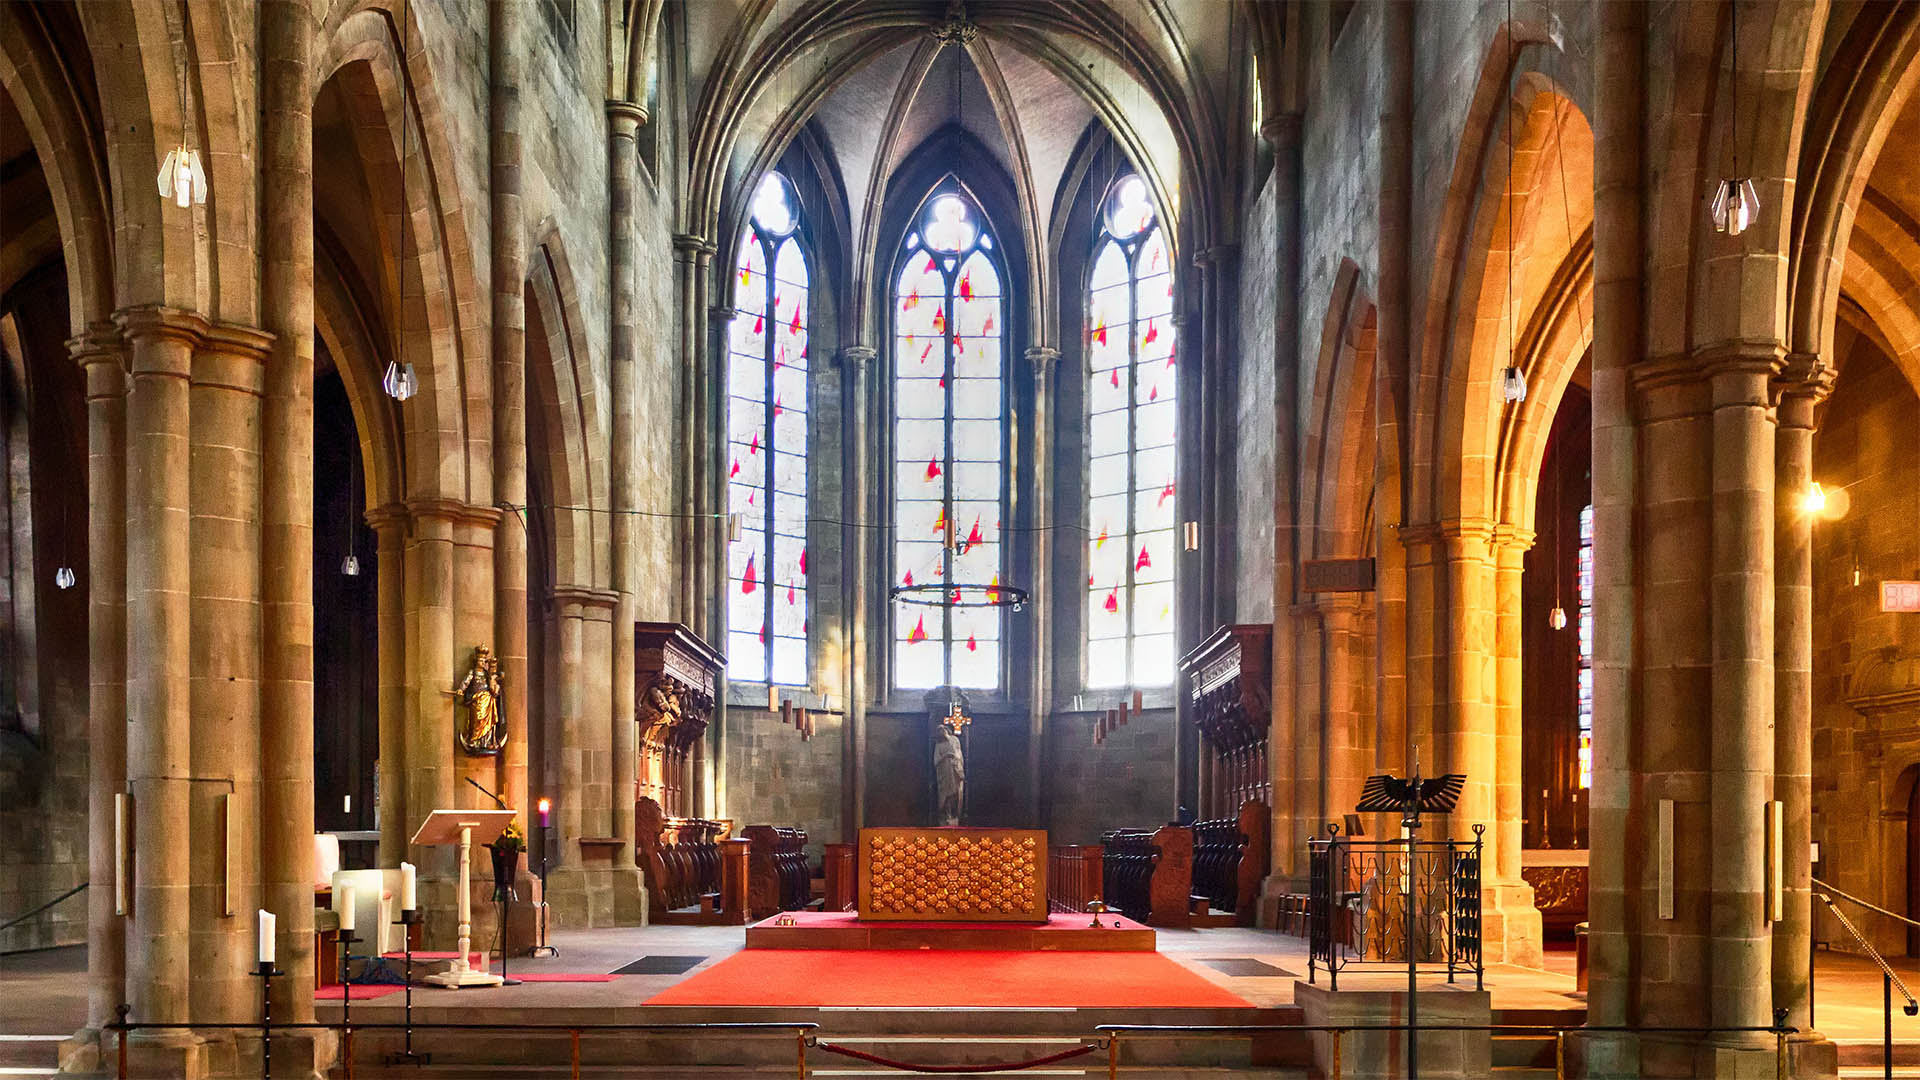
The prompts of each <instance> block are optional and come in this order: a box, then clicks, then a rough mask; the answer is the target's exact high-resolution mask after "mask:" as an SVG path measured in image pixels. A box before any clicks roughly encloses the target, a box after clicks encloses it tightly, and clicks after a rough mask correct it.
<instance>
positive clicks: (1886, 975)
mask: <svg viewBox="0 0 1920 1080" xmlns="http://www.w3.org/2000/svg"><path fill="white" fill-rule="evenodd" d="M1813 884H1814V886H1815V888H1816V889H1820V890H1825V891H1819V892H1815V893H1814V894H1813V895H1815V896H1817V897H1819V898H1820V902H1821V903H1823V904H1825V905H1827V911H1829V912H1830V913H1832V915H1833V917H1834V918H1835V919H1838V920H1839V921H1840V925H1841V926H1842V927H1844V928H1845V929H1846V931H1847V933H1848V934H1850V935H1851V936H1852V937H1853V941H1854V944H1856V945H1858V946H1860V949H1861V951H1863V952H1865V953H1866V954H1867V956H1868V957H1869V958H1870V959H1872V960H1873V962H1874V964H1875V965H1876V966H1877V967H1879V969H1880V1032H1881V1035H1880V1047H1881V1054H1880V1060H1881V1067H1882V1070H1883V1075H1884V1076H1885V1077H1886V1080H1893V991H1894V988H1895V987H1898V988H1899V989H1900V997H1901V998H1902V999H1903V1000H1904V1004H1902V1005H1901V1011H1902V1012H1904V1013H1906V1014H1907V1015H1908V1016H1915V1015H1920V1001H1915V1000H1914V997H1913V994H1912V993H1911V992H1910V991H1908V990H1907V984H1906V983H1904V982H1901V981H1900V976H1898V975H1896V974H1894V971H1893V966H1892V965H1891V964H1888V963H1887V959H1886V957H1884V956H1881V955H1880V950H1879V949H1876V948H1874V947H1873V943H1872V942H1871V941H1868V940H1867V938H1866V935H1864V934H1862V933H1861V932H1860V930H1859V928H1858V927H1856V926H1854V925H1853V920H1852V919H1849V918H1847V916H1846V913H1845V912H1843V911H1841V910H1840V907H1839V905H1837V904H1835V903H1834V902H1833V897H1835V896H1838V897H1840V898H1841V899H1843V900H1847V901H1850V902H1852V903H1855V904H1858V905H1859V906H1861V907H1863V908H1865V909H1866V910H1868V911H1871V912H1873V913H1874V914H1877V915H1884V916H1886V917H1887V918H1889V919H1895V920H1898V921H1900V922H1903V923H1906V924H1907V925H1908V926H1911V927H1915V928H1920V922H1914V921H1913V920H1912V919H1909V918H1907V917H1906V916H1905V915H1895V914H1894V913H1893V912H1891V911H1888V910H1887V909H1886V908H1883V907H1875V906H1874V905H1872V904H1869V903H1867V902H1866V901H1865V900H1862V899H1860V898H1858V897H1854V896H1848V895H1847V894H1846V893H1843V892H1841V891H1840V890H1839V889H1836V888H1834V887H1833V886H1831V885H1828V884H1827V883H1826V882H1824V881H1821V880H1820V879H1819V878H1814V879H1813ZM1828 893H1831V894H1832V895H1831V896H1830V895H1828ZM1807 987H1808V989H1809V991H1811V989H1812V987H1813V967H1812V964H1811V963H1809V964H1808V967H1807ZM1809 999H1811V993H1809ZM1807 1014H1808V1018H1809V1020H1811V1018H1812V1014H1813V1004H1812V1001H1811V1000H1809V1001H1808V1004H1807Z"/></svg>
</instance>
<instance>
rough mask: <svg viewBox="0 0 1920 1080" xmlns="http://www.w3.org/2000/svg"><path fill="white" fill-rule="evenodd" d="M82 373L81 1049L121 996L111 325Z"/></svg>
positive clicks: (121, 619) (123, 704)
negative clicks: (85, 671) (86, 505)
mask: <svg viewBox="0 0 1920 1080" xmlns="http://www.w3.org/2000/svg"><path fill="white" fill-rule="evenodd" d="M68 348H69V351H70V352H71V353H72V354H73V356H74V359H75V360H77V361H78V362H79V363H80V364H81V366H82V367H83V368H85V369H86V377H87V495H88V499H89V501H90V502H91V504H92V505H91V508H90V512H89V514H88V516H87V559H88V565H87V600H88V609H87V618H88V623H87V654H88V661H87V664H88V668H89V669H90V671H91V673H92V677H91V680H90V682H89V691H88V692H89V697H88V699H87V713H88V720H87V770H88V776H87V822H88V836H89V839H88V858H87V874H88V882H89V886H88V889H87V940H88V949H87V1028H88V1029H90V1032H82V1033H81V1034H80V1036H79V1037H78V1038H77V1039H76V1040H75V1041H76V1043H77V1044H78V1045H76V1046H75V1047H72V1048H69V1049H68V1050H65V1051H63V1053H62V1055H61V1057H62V1059H63V1060H64V1059H66V1058H67V1057H68V1056H69V1055H70V1053H72V1051H73V1050H81V1051H84V1048H85V1043H86V1042H88V1041H89V1034H90V1033H91V1036H92V1040H91V1041H93V1042H94V1044H95V1046H96V1047H97V1046H98V1045H99V1042H98V1032H99V1031H100V1029H101V1027H102V1026H103V1025H105V1024H108V1023H111V1022H112V1021H113V1020H114V1010H115V1009H117V1008H118V1007H119V1006H120V1003H121V1002H123V1001H125V1000H126V999H127V998H126V994H127V987H126V977H127V951H126V922H125V920H123V919H122V918H121V917H120V913H119V911H118V910H117V904H116V894H117V892H118V890H119V889H120V888H121V887H123V886H126V885H129V884H130V883H129V882H127V881H125V880H124V879H123V878H122V877H121V876H120V875H121V871H122V867H121V865H120V858H119V850H118V849H117V848H116V846H115V844H116V842H117V841H118V839H119V837H118V836H117V835H116V829H115V823H114V814H115V800H116V798H118V797H119V796H120V795H121V794H122V793H123V792H125V790H126V780H127V681H126V680H127V562H126V540H127V518H126V498H127V470H126V447H127V429H126V423H127V357H126V350H125V348H124V347H123V346H122V345H121V343H120V341H119V340H118V338H117V335H115V334H114V333H113V331H112V328H111V327H95V328H93V329H91V330H89V331H88V332H87V333H86V334H84V335H81V336H80V337H76V338H75V339H74V340H73V341H71V342H70V343H69V345H68Z"/></svg>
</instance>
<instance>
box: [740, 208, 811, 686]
mask: <svg viewBox="0 0 1920 1080" xmlns="http://www.w3.org/2000/svg"><path fill="white" fill-rule="evenodd" d="M752 210H753V213H752V216H751V218H750V219H749V220H748V222H747V227H746V228H745V229H742V230H741V232H740V244H739V247H740V254H739V261H738V263H737V264H736V265H735V267H734V275H733V307H734V316H733V322H732V325H731V328H730V330H729V332H728V336H729V341H728V350H727V351H728V356H727V460H728V463H727V508H728V511H729V517H728V537H729V539H728V543H727V674H728V675H729V676H730V677H731V678H733V679H735V680H737V681H744V682H775V683H785V684H789V685H803V684H805V683H806V682H807V283H808V277H807V259H806V255H805V253H804V252H802V250H801V247H800V236H799V229H800V214H799V203H798V202H797V200H795V198H794V196H793V188H792V186H791V185H790V184H789V183H788V182H787V179H786V178H785V177H783V176H781V175H780V174H778V173H772V172H770V173H768V174H767V176H766V179H764V180H762V181H761V182H760V186H759V188H758V189H756V191H755V192H754V197H753V207H752Z"/></svg>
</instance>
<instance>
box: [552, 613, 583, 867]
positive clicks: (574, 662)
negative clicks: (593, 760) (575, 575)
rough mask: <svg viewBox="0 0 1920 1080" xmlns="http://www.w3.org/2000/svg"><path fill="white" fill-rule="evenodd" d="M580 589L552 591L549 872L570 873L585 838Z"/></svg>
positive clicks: (576, 865)
mask: <svg viewBox="0 0 1920 1080" xmlns="http://www.w3.org/2000/svg"><path fill="white" fill-rule="evenodd" d="M578 592H579V590H576V589H555V590H554V596H553V600H554V608H555V612H556V614H557V618H556V619H555V620H554V621H555V624H556V626H557V628H558V631H559V633H558V637H559V648H558V649H557V650H556V652H557V653H558V655H559V660H560V663H559V665H558V666H559V670H558V671H557V672H556V674H557V675H558V679H557V682H558V683H559V686H558V690H559V693H558V695H557V697H558V699H559V705H560V708H559V717H558V720H559V725H558V726H559V732H560V738H559V739H558V740H557V741H556V742H555V743H554V744H553V745H554V746H555V747H556V748H557V752H556V754H555V756H556V757H557V758H558V759H559V762H560V769H559V774H560V787H559V790H558V791H556V792H555V793H554V801H555V803H556V804H557V805H558V807H559V811H560V812H559V814H557V815H556V816H557V817H558V818H559V826H558V828H557V833H558V835H557V836H556V837H555V839H556V840H558V843H557V844H556V845H555V848H556V851H555V853H554V855H553V856H552V865H553V868H554V869H565V868H573V869H578V868H579V865H580V852H579V845H578V843H577V841H578V840H579V839H580V837H582V836H586V835H589V834H588V833H587V831H586V820H587V817H586V798H587V757H588V751H587V749H586V743H587V732H586V727H585V722H584V716H585V710H586V701H585V698H586V694H585V688H584V686H583V685H582V680H583V678H584V675H585V671H586V663H585V653H584V649H585V634H584V633H583V631H582V626H581V624H582V622H583V620H584V618H585V614H586V609H585V607H584V605H583V604H582V603H581V601H580V599H579V596H578Z"/></svg>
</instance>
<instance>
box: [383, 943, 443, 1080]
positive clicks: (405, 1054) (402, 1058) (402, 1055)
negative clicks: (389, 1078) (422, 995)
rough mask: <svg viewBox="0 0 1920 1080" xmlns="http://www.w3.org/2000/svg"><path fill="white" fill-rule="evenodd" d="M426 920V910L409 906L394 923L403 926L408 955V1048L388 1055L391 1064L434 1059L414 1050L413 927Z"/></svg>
mask: <svg viewBox="0 0 1920 1080" xmlns="http://www.w3.org/2000/svg"><path fill="white" fill-rule="evenodd" d="M424 922H426V914H425V913H424V912H422V911H421V910H420V909H419V908H408V909H406V910H404V911H402V912H400V919H399V921H398V922H396V923H394V925H395V926H398V927H400V928H401V930H400V935H401V937H400V945H401V948H402V949H403V950H405V955H406V972H405V974H406V988H405V990H404V993H405V994H406V1019H407V1043H406V1049H404V1050H402V1051H400V1052H399V1053H397V1054H388V1055H387V1064H389V1065H426V1064H429V1063H430V1062H432V1060H433V1057H432V1055H430V1054H416V1053H414V1052H413V928H414V927H416V926H419V925H421V924H422V923H424Z"/></svg>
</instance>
